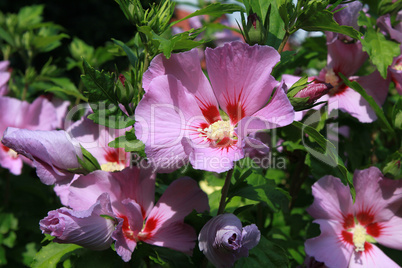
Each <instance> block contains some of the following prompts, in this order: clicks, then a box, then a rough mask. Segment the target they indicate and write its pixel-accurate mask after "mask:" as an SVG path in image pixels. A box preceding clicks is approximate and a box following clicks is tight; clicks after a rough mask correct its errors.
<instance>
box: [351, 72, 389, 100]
mask: <svg viewBox="0 0 402 268" xmlns="http://www.w3.org/2000/svg"><path fill="white" fill-rule="evenodd" d="M356 82H358V83H359V84H360V85H361V86H362V88H364V89H365V90H366V91H367V93H368V94H369V95H370V96H372V97H373V98H374V100H375V101H376V102H377V104H378V105H380V106H382V105H383V104H384V102H385V99H386V98H387V94H388V89H389V83H390V79H389V78H387V79H384V78H382V77H381V75H380V72H379V71H374V72H373V73H371V74H369V75H366V76H361V77H358V78H357V79H356Z"/></svg>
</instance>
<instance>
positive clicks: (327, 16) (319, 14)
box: [296, 0, 361, 39]
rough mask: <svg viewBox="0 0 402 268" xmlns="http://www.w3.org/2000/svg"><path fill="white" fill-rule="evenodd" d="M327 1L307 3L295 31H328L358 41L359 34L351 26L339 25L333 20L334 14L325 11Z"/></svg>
mask: <svg viewBox="0 0 402 268" xmlns="http://www.w3.org/2000/svg"><path fill="white" fill-rule="evenodd" d="M328 4H329V2H328V1H322V0H320V1H317V0H314V1H312V0H311V1H309V2H307V4H305V5H304V8H303V10H302V12H301V14H300V15H299V17H298V19H297V22H296V29H303V30H306V31H330V32H336V33H340V34H345V35H348V36H350V37H353V38H355V39H360V36H361V33H360V32H359V31H356V30H355V29H354V28H353V27H351V26H345V25H342V26H341V25H339V24H338V23H337V22H336V21H335V20H334V17H333V16H334V13H332V12H331V11H329V10H327V9H326V7H327V5H328Z"/></svg>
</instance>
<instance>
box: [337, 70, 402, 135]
mask: <svg viewBox="0 0 402 268" xmlns="http://www.w3.org/2000/svg"><path fill="white" fill-rule="evenodd" d="M338 74H339V76H340V77H341V78H342V80H343V82H344V83H345V84H346V85H347V86H348V87H350V88H352V89H354V90H355V91H357V92H358V93H359V94H360V95H362V97H363V98H364V99H365V100H366V101H367V102H368V103H369V104H370V107H371V108H372V109H373V110H374V112H375V114H376V115H377V117H378V118H379V119H380V122H381V123H382V125H383V126H384V128H385V129H387V130H388V131H389V132H390V133H391V134H392V135H393V136H394V137H396V134H395V131H394V129H393V128H392V127H391V125H390V123H389V122H388V120H387V118H386V117H385V114H384V112H383V110H382V109H381V107H380V106H378V104H377V103H376V102H375V100H374V99H373V97H371V96H370V95H369V94H367V92H366V91H365V90H364V89H363V88H362V87H361V86H360V85H359V83H357V82H356V81H349V79H347V78H346V77H345V76H344V75H343V74H341V73H338Z"/></svg>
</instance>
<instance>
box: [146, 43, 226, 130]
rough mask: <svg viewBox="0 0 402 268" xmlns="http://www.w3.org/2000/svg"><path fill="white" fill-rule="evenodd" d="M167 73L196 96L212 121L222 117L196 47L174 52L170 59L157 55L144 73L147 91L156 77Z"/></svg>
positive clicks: (199, 104) (206, 115)
mask: <svg viewBox="0 0 402 268" xmlns="http://www.w3.org/2000/svg"><path fill="white" fill-rule="evenodd" d="M167 74H169V75H172V76H174V77H175V78H176V79H177V80H179V81H180V82H181V83H182V84H183V86H184V87H185V88H186V89H187V90H188V91H189V92H190V93H191V94H193V95H194V96H195V97H196V100H197V105H198V106H199V107H200V109H201V110H202V112H203V114H204V116H205V118H207V120H208V121H209V122H210V123H212V122H214V121H215V120H216V119H217V118H218V119H220V115H219V111H218V103H217V101H216V98H215V95H214V92H213V91H212V88H211V85H210V84H209V81H208V79H207V78H206V77H205V75H204V73H203V72H202V69H201V65H200V60H199V55H198V50H197V49H196V48H194V49H192V50H190V51H187V52H183V53H177V54H172V56H171V57H170V58H169V59H166V58H165V56H163V54H159V55H157V56H156V57H155V58H154V59H153V60H152V62H151V64H150V67H149V68H148V70H147V71H146V72H145V73H144V77H143V80H142V81H143V87H144V90H145V92H148V91H149V87H150V84H151V82H152V80H153V79H154V78H155V77H158V76H162V75H167Z"/></svg>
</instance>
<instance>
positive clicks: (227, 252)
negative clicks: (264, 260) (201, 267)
mask: <svg viewBox="0 0 402 268" xmlns="http://www.w3.org/2000/svg"><path fill="white" fill-rule="evenodd" d="M260 236H261V234H260V231H259V230H258V228H257V226H256V225H255V224H251V225H248V226H245V227H244V228H242V224H241V222H240V220H239V219H238V218H237V217H236V216H235V215H233V214H223V215H218V216H216V217H214V218H212V219H211V220H209V221H208V222H207V223H206V224H205V225H204V227H202V229H201V232H200V235H199V237H198V240H199V244H198V246H199V248H200V250H201V251H202V252H203V253H204V255H205V256H206V257H207V258H208V260H209V261H210V262H211V263H212V264H213V265H215V266H216V267H218V268H221V267H222V268H223V267H231V266H233V264H234V263H235V261H236V260H238V259H239V258H241V257H247V256H248V251H249V250H250V249H252V248H253V247H255V246H256V245H257V244H258V242H259V241H260Z"/></svg>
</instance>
